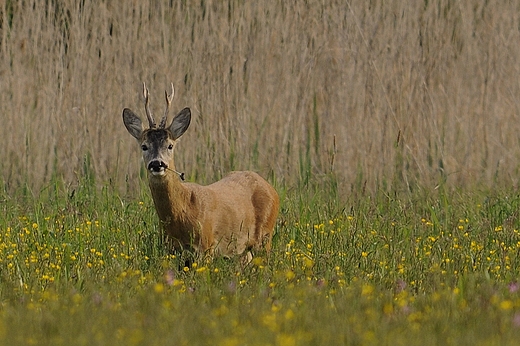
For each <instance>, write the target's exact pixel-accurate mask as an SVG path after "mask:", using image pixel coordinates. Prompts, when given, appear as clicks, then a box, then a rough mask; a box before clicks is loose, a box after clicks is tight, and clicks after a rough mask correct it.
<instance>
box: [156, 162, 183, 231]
mask: <svg viewBox="0 0 520 346" xmlns="http://www.w3.org/2000/svg"><path fill="white" fill-rule="evenodd" d="M148 183H149V185H150V191H151V193H152V198H153V201H154V204H155V209H156V210H157V214H158V216H159V219H160V220H161V222H162V223H163V225H164V227H165V228H166V229H168V228H170V227H173V228H175V229H178V228H180V227H182V226H183V224H186V223H188V222H189V219H191V217H190V215H189V214H188V213H189V206H188V204H189V196H190V192H189V191H188V189H187V188H186V186H184V185H183V184H182V183H181V181H180V178H179V176H178V175H177V174H176V173H174V172H171V171H167V172H166V174H164V175H163V176H155V175H153V174H151V173H148ZM182 228H184V227H182Z"/></svg>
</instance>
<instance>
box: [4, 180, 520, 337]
mask: <svg viewBox="0 0 520 346" xmlns="http://www.w3.org/2000/svg"><path fill="white" fill-rule="evenodd" d="M279 190H280V192H281V195H282V196H283V198H282V201H283V203H282V210H281V215H280V218H279V222H278V226H277V230H276V236H275V238H274V240H273V241H274V244H273V251H272V253H270V254H269V255H267V254H265V253H259V254H256V255H255V257H254V259H253V261H252V262H251V263H250V264H249V265H247V266H246V267H242V266H241V264H240V262H239V261H237V260H232V259H231V260H230V259H221V258H217V259H215V260H214V261H211V262H209V261H204V260H201V259H195V262H194V263H193V264H192V266H190V267H183V266H182V265H181V263H184V260H183V258H180V257H183V256H185V255H181V254H177V255H174V254H170V253H168V252H167V251H165V250H164V248H163V247H162V245H161V238H160V236H159V233H158V228H157V226H158V222H157V219H156V216H155V211H154V209H153V207H152V203H151V201H150V199H149V197H148V195H147V190H146V186H145V187H144V188H143V189H142V191H143V192H142V193H141V198H137V199H125V198H122V197H121V196H119V195H118V194H117V192H115V191H113V190H112V188H110V187H109V186H106V187H104V188H102V189H101V190H97V189H95V188H94V186H93V184H92V183H89V182H85V183H84V184H82V186H81V187H80V188H78V189H76V190H73V191H65V189H61V188H57V187H53V188H49V189H48V190H46V191H45V192H44V193H42V195H41V196H39V197H37V198H33V197H31V196H28V195H24V193H23V192H20V193H19V194H18V195H17V196H16V197H13V196H8V195H6V194H3V195H2V196H1V199H2V203H1V204H0V206H1V207H0V208H1V209H2V212H1V214H0V215H1V216H0V344H3V345H4V344H5V345H6V344H26V345H37V344H53V345H62V344H63V345H71V344H74V345H113V344H121V345H141V344H147V345H165V344H175V345H194V344H209V343H211V344H215V345H246V344H247V345H302V344H315V345H323V344H381V343H383V344H407V345H410V344H421V345H424V344H455V343H457V344H459V343H463V344H470V343H471V344H501V345H503V344H514V343H515V341H517V340H518V337H520V280H519V279H520V275H519V269H518V268H519V260H520V257H519V251H520V231H519V229H520V221H519V219H518V216H519V204H520V196H519V195H518V194H517V193H514V192H503V193H499V192H487V193H485V192H472V193H461V192H445V191H442V189H439V190H436V191H433V192H432V191H429V190H423V191H420V192H416V193H413V194H410V193H406V194H399V196H397V194H396V195H394V196H391V195H388V194H384V193H380V194H378V193H375V194H372V195H364V194H361V193H353V194H352V195H351V196H349V197H348V198H346V199H344V200H340V199H339V198H337V197H336V196H335V195H334V193H324V192H323V191H324V189H315V188H311V187H305V188H301V189H298V190H294V191H293V190H287V191H282V189H279Z"/></svg>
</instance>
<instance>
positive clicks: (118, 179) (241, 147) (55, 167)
mask: <svg viewBox="0 0 520 346" xmlns="http://www.w3.org/2000/svg"><path fill="white" fill-rule="evenodd" d="M0 6H1V7H0V104H1V106H2V120H3V121H2V126H1V127H0V136H1V138H2V151H1V154H0V158H1V160H0V172H1V174H2V175H1V177H2V178H3V180H4V182H5V183H6V185H7V186H8V187H9V188H11V187H16V186H19V185H20V184H26V183H27V184H28V185H29V186H30V187H32V188H35V189H39V188H41V187H42V186H45V185H46V184H48V182H49V181H51V180H52V178H53V177H54V176H57V177H59V178H63V179H64V180H65V181H66V182H70V183H73V182H75V181H76V179H77V178H78V176H81V175H82V174H83V172H84V171H85V170H88V171H91V172H94V173H95V175H96V177H97V178H98V179H99V180H100V181H107V180H108V179H112V181H113V183H114V184H116V185H117V186H120V187H121V188H122V189H126V187H127V186H135V184H136V183H137V179H139V173H138V172H139V165H141V162H140V160H139V150H137V149H136V147H135V146H136V144H135V141H134V140H132V138H129V136H127V135H126V133H125V129H124V127H123V126H122V124H121V111H122V109H123V108H124V107H130V108H134V109H138V108H141V106H140V105H141V104H142V99H141V83H142V82H143V81H145V82H147V84H148V85H149V86H150V90H151V94H152V95H160V94H161V91H162V90H164V89H166V88H167V87H168V86H169V83H170V81H173V82H174V84H175V88H176V95H177V96H176V100H175V101H174V104H173V108H174V110H173V111H172V113H176V111H177V110H179V109H181V108H183V107H185V106H189V107H191V109H192V113H193V122H194V125H195V126H193V128H192V131H191V132H189V133H187V134H186V136H185V138H183V140H182V143H181V144H180V145H179V146H178V148H177V162H178V163H177V166H178V169H179V170H184V171H186V175H187V177H188V179H190V178H192V179H196V180H198V181H200V182H210V181H212V180H214V179H215V178H218V177H220V176H222V175H223V174H225V173H227V172H228V171H230V170H234V169H237V170H245V169H253V170H257V171H259V172H260V173H261V174H262V175H263V176H269V175H270V174H273V175H274V176H275V177H276V179H277V180H278V181H281V182H289V183H292V182H294V181H296V180H297V179H299V178H300V177H302V178H304V179H307V178H310V179H315V180H316V179H318V180H319V179H321V178H322V177H324V176H327V175H328V174H330V173H334V174H335V175H336V176H337V177H338V179H339V181H340V182H341V183H342V184H341V185H340V186H343V188H344V189H349V188H350V186H352V184H365V183H366V186H367V187H369V188H371V187H375V186H381V184H395V183H396V182H398V183H401V182H405V184H407V185H409V186H414V185H415V184H421V185H428V186H432V187H433V186H435V185H436V184H438V183H439V182H441V181H444V180H447V181H448V182H449V183H450V184H455V185H462V186H463V185H467V184H473V183H475V182H480V183H484V184H487V185H491V184H493V183H495V182H497V181H498V182H499V183H500V184H503V185H512V184H515V183H516V182H517V179H518V178H517V177H518V176H520V172H519V171H518V169H519V167H520V165H519V162H520V147H519V146H518V144H519V138H520V137H519V133H520V119H519V113H520V110H519V102H518V95H520V93H519V91H520V90H519V86H520V83H519V73H518V72H519V63H520V45H519V43H520V32H519V27H520V17H519V16H520V4H519V3H518V2H515V1H513V2H509V1H499V2H496V3H487V2H475V1H469V0H462V1H457V2H453V1H448V0H444V1H432V2H429V1H415V2H409V1H402V0H394V1H377V0H376V1H353V2H345V1H266V2H250V1H247V2H242V1H236V0H228V1H196V2H189V1H99V2H97V1H96V2H92V1H89V0H85V1H73V0H64V1H57V0H54V1H34V0H33V1H19V2H18V1H4V2H2V4H1V5H0ZM153 104H157V102H152V105H153ZM152 111H153V109H152ZM157 111H158V110H157ZM334 143H335V144H334Z"/></svg>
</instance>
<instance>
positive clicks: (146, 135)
mask: <svg viewBox="0 0 520 346" xmlns="http://www.w3.org/2000/svg"><path fill="white" fill-rule="evenodd" d="M143 93H144V99H145V112H146V116H147V118H148V123H149V129H144V128H143V124H142V122H141V119H140V118H139V117H138V116H137V115H135V113H134V112H132V111H131V110H130V109H128V108H125V109H124V110H123V122H124V124H125V127H126V129H127V130H128V132H129V133H130V134H131V135H132V136H133V137H135V138H136V139H137V141H138V142H139V145H140V146H141V149H142V152H143V160H144V163H145V165H146V168H147V171H148V182H149V186H150V190H151V193H152V197H153V201H154V204H155V209H156V211H157V214H158V216H159V219H160V223H161V225H162V228H163V231H164V235H165V236H166V240H167V242H168V244H170V246H172V247H173V249H174V250H180V251H182V250H184V249H187V250H194V251H195V252H197V253H199V254H208V255H213V254H215V255H223V256H233V255H240V254H243V255H244V256H245V257H246V258H245V260H246V261H248V260H250V259H251V257H252V255H251V252H250V250H253V249H254V250H257V249H259V248H261V247H262V246H265V249H266V250H267V251H269V250H270V248H271V238H272V234H273V230H274V225H275V222H276V218H277V216H278V207H279V204H280V203H279V198H278V194H277V193H276V191H275V189H274V188H273V187H272V186H271V185H269V183H268V182H267V181H265V180H264V179H263V178H262V177H260V176H259V175H258V174H256V173H254V172H250V171H243V172H232V173H230V174H229V175H227V176H226V177H224V178H223V179H222V180H219V181H217V182H215V183H213V184H211V185H208V186H201V185H198V184H194V183H183V182H181V179H183V178H184V177H183V174H181V173H179V172H177V171H176V169H175V164H174V155H173V150H174V148H175V145H176V144H177V142H178V139H179V137H181V136H182V134H183V133H184V132H185V131H186V130H187V129H188V126H189V125H190V120H191V112H190V109H189V108H184V109H183V110H181V111H180V113H179V114H178V115H177V116H176V117H175V118H174V119H173V121H172V123H171V124H170V125H169V126H168V127H166V121H167V116H168V110H169V108H170V105H171V103H172V100H173V96H174V89H173V84H172V93H171V94H170V95H168V93H167V92H165V95H166V110H165V112H164V116H163V117H162V119H161V122H160V123H159V126H157V125H156V123H155V121H154V118H153V117H152V114H151V112H150V108H149V105H148V103H149V91H148V89H147V88H146V85H145V84H144V83H143Z"/></svg>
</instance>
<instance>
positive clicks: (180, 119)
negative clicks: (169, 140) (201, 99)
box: [168, 107, 191, 140]
mask: <svg viewBox="0 0 520 346" xmlns="http://www.w3.org/2000/svg"><path fill="white" fill-rule="evenodd" d="M190 121H191V111H190V109H189V108H187V107H186V108H184V109H183V110H182V111H180V113H179V114H177V115H176V116H175V118H173V121H172V124H171V125H170V127H169V128H168V129H169V130H170V132H171V133H172V135H173V139H174V140H176V139H177V138H179V137H180V136H182V135H183V134H184V132H186V130H187V129H188V127H189V126H190Z"/></svg>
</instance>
